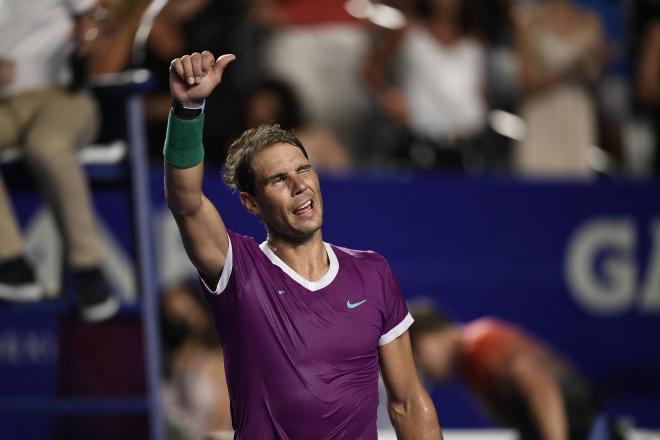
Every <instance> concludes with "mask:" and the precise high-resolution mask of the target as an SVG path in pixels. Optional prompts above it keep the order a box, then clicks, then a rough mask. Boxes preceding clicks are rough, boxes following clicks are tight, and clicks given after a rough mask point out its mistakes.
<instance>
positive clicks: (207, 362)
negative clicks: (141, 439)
mask: <svg viewBox="0 0 660 440" xmlns="http://www.w3.org/2000/svg"><path fill="white" fill-rule="evenodd" d="M162 336H163V345H164V362H165V384H164V389H163V402H164V405H165V408H164V409H165V418H166V424H167V438H168V439H171V440H188V439H201V438H206V437H205V436H207V435H208V434H209V433H211V432H215V431H226V430H230V429H231V417H230V411H229V394H228V391H227V382H226V380H225V369H224V364H223V360H222V349H221V348H220V346H219V343H218V339H217V337H216V336H215V332H214V331H213V326H212V321H211V319H210V317H209V314H208V312H207V310H206V305H205V303H204V299H203V298H202V295H201V292H199V288H198V287H197V284H190V285H182V286H179V287H175V288H172V289H169V290H168V291H167V292H166V293H165V294H164V296H163V303H162Z"/></svg>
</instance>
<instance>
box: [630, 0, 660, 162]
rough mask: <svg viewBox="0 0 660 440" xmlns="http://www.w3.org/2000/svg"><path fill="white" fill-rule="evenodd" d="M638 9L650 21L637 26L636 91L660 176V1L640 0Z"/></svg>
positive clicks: (640, 19)
mask: <svg viewBox="0 0 660 440" xmlns="http://www.w3.org/2000/svg"><path fill="white" fill-rule="evenodd" d="M644 3H646V4H644ZM638 8H639V10H640V11H639V12H640V13H642V12H643V13H645V17H644V18H645V19H646V21H647V23H644V22H643V21H642V17H640V18H638V21H640V22H641V23H640V24H641V25H642V26H640V27H638V28H637V29H638V30H640V31H641V32H640V34H641V38H640V40H641V41H640V44H639V45H640V54H639V60H638V66H637V78H636V83H637V87H636V92H637V93H636V94H637V99H638V100H639V103H640V104H641V106H642V108H643V110H645V112H646V113H647V115H648V118H649V119H650V121H651V124H652V126H653V129H654V131H655V133H654V134H655V136H654V137H655V158H654V172H655V174H656V175H660V2H658V1H653V0H650V1H647V2H640V4H639V5H638Z"/></svg>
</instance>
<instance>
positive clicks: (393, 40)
mask: <svg viewBox="0 0 660 440" xmlns="http://www.w3.org/2000/svg"><path fill="white" fill-rule="evenodd" d="M469 18H470V17H469V13H468V7H467V3H466V2H465V1H463V0H416V1H415V2H413V13H412V14H411V19H410V23H408V24H407V25H406V26H405V27H404V28H403V29H401V30H398V31H393V32H391V33H390V35H389V36H388V37H386V38H385V39H384V41H383V42H382V44H379V45H377V47H375V48H374V50H373V52H372V54H371V56H370V57H369V61H368V65H367V66H366V78H367V82H368V84H369V85H370V87H371V89H372V90H373V91H374V92H375V93H376V95H377V98H378V101H379V102H380V104H381V105H382V107H383V109H384V110H385V111H387V112H388V113H389V114H390V115H391V116H392V118H393V119H394V120H396V121H398V122H399V123H400V124H401V125H403V126H405V127H407V128H409V131H410V135H411V137H412V144H411V146H410V150H409V152H408V155H409V159H410V160H412V162H413V163H414V164H415V165H418V166H421V167H425V168H430V167H434V166H435V167H446V168H453V169H462V168H463V165H464V156H465V154H466V153H468V152H469V151H470V150H471V149H472V147H473V146H474V143H475V142H476V141H477V138H478V136H479V134H480V133H481V132H482V129H483V127H484V120H485V111H486V105H485V99H484V92H485V87H484V75H485V53H484V48H483V46H482V44H481V43H480V42H479V41H478V40H477V39H476V38H475V35H474V33H473V32H472V27H471V21H470V19H469ZM390 62H391V64H392V67H393V69H394V70H395V72H394V75H395V76H396V79H397V80H396V81H395V82H394V84H392V83H391V82H389V81H388V80H387V76H386V69H387V66H388V64H390Z"/></svg>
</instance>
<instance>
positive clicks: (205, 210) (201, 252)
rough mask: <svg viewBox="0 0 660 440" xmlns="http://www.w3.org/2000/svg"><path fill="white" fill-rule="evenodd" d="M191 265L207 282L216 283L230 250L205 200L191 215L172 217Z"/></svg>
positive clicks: (217, 216)
mask: <svg viewBox="0 0 660 440" xmlns="http://www.w3.org/2000/svg"><path fill="white" fill-rule="evenodd" d="M175 218H176V221H177V225H178V226H179V231H180V233H181V239H182V240H183V246H184V247H185V249H186V253H187V254H188V257H189V258H190V261H191V262H192V263H193V265H194V266H195V267H196V268H197V270H198V271H199V272H200V273H201V274H202V275H203V276H204V278H205V279H206V281H207V282H209V283H214V284H215V283H217V282H218V279H219V277H220V274H221V272H222V268H223V267H224V265H225V260H226V258H227V252H228V249H229V237H228V236H227V229H226V228H225V224H224V222H223V221H222V218H221V217H220V214H219V213H218V211H217V210H216V209H215V206H213V204H212V203H211V201H210V200H208V199H207V198H206V197H205V196H202V203H201V206H200V208H199V209H198V210H196V211H195V212H194V213H190V214H187V215H183V216H179V217H175Z"/></svg>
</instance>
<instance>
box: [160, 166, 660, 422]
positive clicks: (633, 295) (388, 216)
mask: <svg viewBox="0 0 660 440" xmlns="http://www.w3.org/2000/svg"><path fill="white" fill-rule="evenodd" d="M160 182H161V181H159V182H158V183H157V184H156V188H155V189H154V197H155V198H156V203H163V199H162V191H161V189H160V188H161V183H160ZM205 188H206V192H207V195H208V196H209V197H210V198H211V199H212V200H213V201H214V202H215V203H216V205H217V206H218V208H219V209H220V210H221V213H222V215H223V217H224V219H225V223H226V224H227V226H228V227H229V228H231V229H234V230H236V231H238V232H241V233H244V234H246V235H252V236H253V237H255V239H257V240H258V241H261V240H263V239H264V232H263V228H262V227H261V225H260V224H259V223H258V222H257V221H256V220H255V219H254V218H252V217H251V216H250V215H249V214H247V213H246V212H245V210H244V209H243V207H242V206H241V205H240V202H239V201H238V197H237V195H235V194H232V193H231V192H230V191H228V190H227V189H226V188H225V187H224V186H223V185H222V183H221V181H220V176H219V175H218V174H217V173H215V172H210V173H209V176H208V177H207V179H206V181H205ZM322 189H323V194H324V200H325V221H324V239H325V240H326V241H329V242H332V243H335V244H338V245H342V246H346V247H351V248H357V249H372V250H376V251H377V252H379V253H381V254H382V255H384V256H385V257H386V258H387V259H388V260H389V261H390V263H391V265H392V266H393V267H394V270H395V272H396V274H397V275H398V277H399V280H400V282H401V285H402V287H403V289H404V292H405V294H406V295H407V297H408V298H409V299H414V298H416V297H420V296H423V297H427V298H430V299H432V300H433V301H435V302H436V303H438V304H440V305H442V306H443V307H445V308H446V309H447V310H448V311H449V312H450V313H451V314H452V315H453V316H454V317H456V318H457V319H459V320H471V319H474V318H477V317H481V316H484V315H494V316H498V317H501V318H504V319H506V320H510V321H512V322H514V323H516V324H519V325H521V326H522V327H524V328H526V329H527V330H529V331H530V332H532V333H534V334H535V335H538V336H539V337H540V338H542V339H544V340H545V341H547V342H548V343H549V344H550V345H551V346H553V347H555V348H556V349H557V350H558V351H560V352H561V353H563V354H565V355H566V356H567V357H569V358H570V359H572V360H573V361H574V362H575V363H576V365H577V366H578V367H579V368H580V370H582V371H583V372H584V373H585V374H586V375H587V376H588V377H589V378H590V379H591V380H592V381H593V382H594V383H595V385H596V386H597V387H598V388H599V389H601V390H602V391H603V392H605V393H606V396H609V397H608V399H607V402H608V406H609V408H610V410H611V411H612V412H614V413H618V414H625V415H627V416H630V417H632V419H633V420H634V421H635V422H636V423H638V424H641V425H644V426H655V427H660V349H659V348H658V347H659V346H658V345H657V343H656V342H654V335H658V334H660V184H658V183H635V182H615V181H603V182H598V183H595V184H593V183H561V184H560V183H546V182H536V183H530V182H526V183H523V182H520V181H517V180H513V179H477V180H466V179H460V178H440V177H437V176H436V177H434V176H428V177H419V176H417V177H412V176H411V177H402V176H398V177H391V176H390V177H382V176H381V177H369V176H367V177H351V178H341V179H337V178H328V177H326V178H324V179H322ZM432 391H433V396H434V398H435V401H436V403H437V405H438V407H439V408H440V413H441V418H442V419H443V420H444V422H445V424H447V425H449V426H484V424H485V420H484V419H483V418H482V417H481V416H479V415H478V414H476V412H475V411H474V409H473V405H472V404H471V403H470V402H469V400H468V399H467V398H466V396H465V394H464V392H463V391H462V390H460V388H459V387H458V386H456V385H454V386H450V387H448V388H447V389H445V390H441V389H437V388H434V389H433V390H432Z"/></svg>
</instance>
